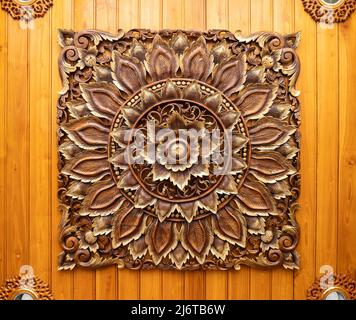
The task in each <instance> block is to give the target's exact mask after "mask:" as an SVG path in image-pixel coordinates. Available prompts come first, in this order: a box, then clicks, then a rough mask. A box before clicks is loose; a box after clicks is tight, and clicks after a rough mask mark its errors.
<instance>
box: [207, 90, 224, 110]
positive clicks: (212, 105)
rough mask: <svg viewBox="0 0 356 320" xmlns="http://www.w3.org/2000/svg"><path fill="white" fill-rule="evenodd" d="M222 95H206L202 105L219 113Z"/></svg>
mask: <svg viewBox="0 0 356 320" xmlns="http://www.w3.org/2000/svg"><path fill="white" fill-rule="evenodd" d="M222 99H223V98H222V96H221V94H220V93H216V94H214V95H212V96H208V97H206V99H205V100H204V105H206V106H207V107H208V108H209V109H210V110H211V111H213V112H215V113H220V110H221V103H222Z"/></svg>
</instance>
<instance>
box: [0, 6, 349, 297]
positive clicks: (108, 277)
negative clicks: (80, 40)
mask: <svg viewBox="0 0 356 320" xmlns="http://www.w3.org/2000/svg"><path fill="white" fill-rule="evenodd" d="M301 2H302V1H301V0H193V1H191V0H60V1H59V0H54V7H53V8H52V9H51V10H50V11H49V13H47V14H46V16H45V17H44V18H40V19H37V20H36V21H35V28H34V29H32V30H31V29H25V30H24V29H21V28H20V25H19V22H18V21H15V20H13V19H12V18H11V17H10V16H9V15H8V14H6V13H5V12H4V11H1V10H0V212H1V214H0V282H3V281H4V279H5V278H7V277H11V276H13V275H16V274H17V273H18V271H19V267H20V266H21V265H24V264H30V265H32V266H33V267H34V269H35V273H36V274H37V275H38V276H40V277H41V278H42V279H43V280H45V281H47V282H49V283H50V285H51V288H52V290H53V293H54V296H55V298H56V299H137V298H140V299H151V298H152V299H169V298H173V299H205V298H206V299H293V298H294V299H303V298H305V297H306V289H307V288H308V287H309V285H310V284H311V283H312V282H313V281H314V278H315V276H317V275H318V274H319V268H320V266H321V265H325V264H329V265H331V266H332V267H334V269H335V270H336V271H339V272H347V271H349V272H351V273H352V274H353V276H356V252H355V247H356V232H355V228H356V138H355V135H356V96H355V94H356V60H355V59H356V58H355V57H356V37H355V34H356V14H354V15H353V16H352V17H351V19H349V20H348V21H347V22H346V23H342V24H340V25H335V26H334V27H333V28H331V29H325V28H322V27H321V26H320V25H317V24H316V23H315V22H314V21H313V20H312V19H311V18H310V17H309V15H308V14H306V13H305V12H304V10H303V7H302V4H301ZM133 27H141V28H153V29H159V28H184V29H207V28H226V29H230V30H232V31H233V30H237V29H240V30H242V31H243V34H249V33H251V32H254V31H262V30H266V31H267V30H275V31H278V32H281V33H289V32H293V31H296V30H301V31H302V42H301V45H300V47H299V49H298V52H299V56H300V59H301V65H302V72H301V76H300V78H299V82H298V88H299V89H300V90H301V93H302V94H301V97H300V102H301V106H302V129H301V130H302V154H301V160H302V169H301V174H302V196H301V198H300V204H301V207H302V209H301V210H300V211H299V212H298V216H297V218H298V221H299V223H300V226H301V241H300V245H299V247H298V250H299V252H300V254H301V269H300V270H299V271H294V272H293V271H285V270H273V271H261V270H256V269H249V268H242V270H240V271H238V272H236V271H229V272H206V273H205V272H175V271H172V272H161V271H146V272H135V271H128V270H124V271H118V270H117V269H116V268H115V267H110V268H106V269H102V270H98V271H87V270H75V271H73V272H58V271H57V266H56V264H57V255H58V253H59V245H58V242H57V226H58V224H59V220H60V215H59V214H58V212H57V210H56V207H57V203H56V174H57V172H56V99H57V92H58V91H59V89H60V86H61V84H60V80H59V76H58V72H57V57H58V52H59V46H58V45H57V29H58V28H73V29H75V30H80V29H86V28H96V29H102V30H106V31H111V32H115V30H117V29H118V28H123V29H129V28H133Z"/></svg>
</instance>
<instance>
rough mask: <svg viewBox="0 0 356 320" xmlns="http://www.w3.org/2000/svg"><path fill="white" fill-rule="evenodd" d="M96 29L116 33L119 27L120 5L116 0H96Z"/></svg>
mask: <svg viewBox="0 0 356 320" xmlns="http://www.w3.org/2000/svg"><path fill="white" fill-rule="evenodd" d="M95 7H96V10H95V21H96V29H99V30H103V31H109V32H111V33H114V34H115V33H116V31H117V29H118V16H117V13H118V5H117V1H116V0H96V5H95Z"/></svg>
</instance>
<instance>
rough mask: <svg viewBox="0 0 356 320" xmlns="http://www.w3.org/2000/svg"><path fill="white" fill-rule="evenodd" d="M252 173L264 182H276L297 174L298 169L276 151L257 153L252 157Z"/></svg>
mask: <svg viewBox="0 0 356 320" xmlns="http://www.w3.org/2000/svg"><path fill="white" fill-rule="evenodd" d="M250 172H251V174H253V175H254V176H255V177H256V178H257V179H258V180H260V181H262V182H270V183H271V182H276V181H278V180H282V179H284V178H286V177H287V176H288V175H290V174H293V173H295V172H296V169H295V168H294V167H293V166H292V165H291V164H290V163H289V162H288V161H287V160H286V159H285V158H284V157H283V156H282V155H281V154H280V153H279V152H276V151H269V152H257V151H255V152H254V153H253V154H252V156H251V162H250Z"/></svg>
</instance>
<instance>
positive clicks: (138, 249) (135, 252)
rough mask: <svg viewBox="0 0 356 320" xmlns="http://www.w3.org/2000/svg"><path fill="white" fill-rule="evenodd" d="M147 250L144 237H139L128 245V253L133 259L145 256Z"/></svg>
mask: <svg viewBox="0 0 356 320" xmlns="http://www.w3.org/2000/svg"><path fill="white" fill-rule="evenodd" d="M147 249H148V247H147V244H146V242H145V236H142V237H140V238H139V239H138V240H133V241H131V242H130V244H129V251H130V253H131V255H132V257H133V258H134V259H139V258H141V257H143V256H144V255H145V254H146V252H147Z"/></svg>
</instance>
